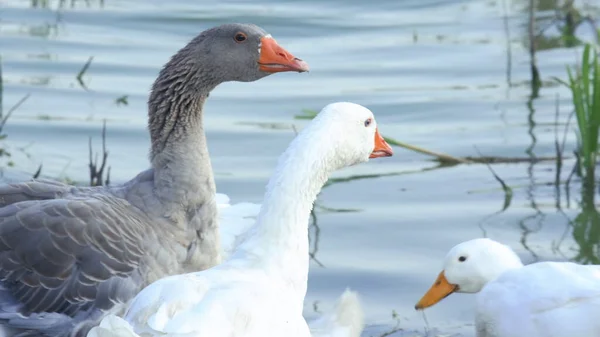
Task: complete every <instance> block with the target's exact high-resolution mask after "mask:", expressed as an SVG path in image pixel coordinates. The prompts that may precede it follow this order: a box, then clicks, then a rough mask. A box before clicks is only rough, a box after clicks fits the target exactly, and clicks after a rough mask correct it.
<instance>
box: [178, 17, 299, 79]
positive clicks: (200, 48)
mask: <svg viewBox="0 0 600 337" xmlns="http://www.w3.org/2000/svg"><path fill="white" fill-rule="evenodd" d="M173 58H174V59H175V61H180V62H181V61H183V64H181V63H180V62H176V63H178V64H179V65H180V66H184V67H186V68H188V67H189V68H188V70H190V71H192V72H193V71H194V70H196V69H202V70H203V71H202V73H201V74H200V75H202V77H203V78H204V80H205V81H209V82H211V84H214V85H218V84H219V83H222V82H228V81H239V82H252V81H256V80H259V79H261V78H263V77H265V76H268V75H271V74H274V73H279V72H287V71H295V72H306V71H308V70H309V67H308V64H307V63H306V62H304V61H302V60H301V59H299V58H297V57H295V56H294V55H292V54H291V53H290V52H288V51H287V50H285V49H284V48H283V47H281V46H280V45H279V44H278V43H277V42H276V41H275V39H274V38H273V37H272V36H271V35H270V34H268V33H267V32H266V31H264V30H263V29H262V28H260V27H258V26H256V25H253V24H241V23H232V24H224V25H220V26H217V27H213V28H210V29H207V30H205V31H203V32H202V33H200V35H198V36H197V37H196V38H194V39H193V40H192V41H190V43H189V44H188V45H187V46H186V47H184V48H183V49H182V50H181V51H179V53H177V54H176V55H175V56H174V57H173ZM194 68H196V69H194Z"/></svg>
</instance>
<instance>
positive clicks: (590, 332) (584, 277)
mask: <svg viewBox="0 0 600 337" xmlns="http://www.w3.org/2000/svg"><path fill="white" fill-rule="evenodd" d="M461 257H463V258H466V259H465V260H463V261H460V260H459V259H461ZM438 282H439V285H438ZM444 284H447V285H449V288H448V289H449V290H448V291H435V290H434V289H436V288H437V289H438V290H439V289H441V288H442V287H444ZM456 286H458V287H456ZM450 289H454V290H450ZM454 291H456V292H470V293H477V292H478V294H477V299H476V314H475V326H476V331H477V337H575V336H577V337H593V336H600V319H599V318H600V266H596V265H579V264H576V263H571V262H539V263H533V264H530V265H527V266H523V264H522V263H521V261H520V259H519V257H518V256H517V255H516V254H515V253H514V252H513V251H512V250H511V249H510V248H509V247H508V246H505V245H503V244H500V243H498V242H495V241H492V240H490V239H475V240H471V241H466V242H463V243H461V244H459V245H457V246H455V247H454V248H453V249H452V250H451V251H450V253H448V255H447V257H446V262H445V265H444V271H443V272H442V273H440V276H439V277H438V280H437V281H436V283H435V284H434V285H433V286H432V288H431V289H430V291H429V292H428V293H427V294H426V295H425V296H424V297H423V299H422V300H421V301H420V302H419V304H417V308H418V309H422V308H425V307H427V306H430V305H433V304H435V303H436V302H437V301H436V299H437V300H438V301H439V300H441V299H442V298H443V297H445V296H447V295H449V294H450V293H452V292H454ZM433 293H436V294H437V296H435V297H429V296H428V295H431V294H433ZM438 298H439V299H438Z"/></svg>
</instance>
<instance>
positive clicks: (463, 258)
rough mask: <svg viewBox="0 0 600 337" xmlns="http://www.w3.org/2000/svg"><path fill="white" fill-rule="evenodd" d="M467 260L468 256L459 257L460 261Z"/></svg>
mask: <svg viewBox="0 0 600 337" xmlns="http://www.w3.org/2000/svg"><path fill="white" fill-rule="evenodd" d="M465 261H467V257H466V256H461V257H459V258H458V262H465Z"/></svg>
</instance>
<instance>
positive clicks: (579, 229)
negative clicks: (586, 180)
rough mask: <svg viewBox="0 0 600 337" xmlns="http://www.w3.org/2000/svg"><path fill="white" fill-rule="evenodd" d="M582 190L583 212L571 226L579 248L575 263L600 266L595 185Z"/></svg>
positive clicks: (599, 240)
mask: <svg viewBox="0 0 600 337" xmlns="http://www.w3.org/2000/svg"><path fill="white" fill-rule="evenodd" d="M585 185H587V186H590V187H586V186H584V187H583V188H582V189H581V202H580V207H581V211H580V212H579V214H577V216H576V217H575V219H573V220H572V221H571V222H570V224H571V226H572V228H573V240H574V241H575V242H576V243H577V246H578V247H579V249H578V252H577V255H576V256H575V257H574V258H573V260H574V261H576V262H579V263H582V264H600V214H599V213H598V210H597V209H596V205H595V203H594V196H595V193H594V190H595V188H594V187H593V186H594V184H593V182H591V183H590V184H589V185H588V184H585Z"/></svg>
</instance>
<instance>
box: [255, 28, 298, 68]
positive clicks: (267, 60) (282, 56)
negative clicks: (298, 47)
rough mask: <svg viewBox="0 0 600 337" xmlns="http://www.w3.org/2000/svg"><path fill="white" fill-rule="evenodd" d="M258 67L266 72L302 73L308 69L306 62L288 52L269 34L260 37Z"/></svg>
mask: <svg viewBox="0 0 600 337" xmlns="http://www.w3.org/2000/svg"><path fill="white" fill-rule="evenodd" d="M258 68H259V69H260V70H261V71H264V72H267V73H279V72H283V71H297V72H299V73H302V72H305V71H308V69H309V68H308V63H306V62H304V61H302V60H301V59H299V58H297V57H295V56H294V55H292V54H290V53H289V52H288V51H287V50H285V49H283V47H281V46H280V45H278V44H277V42H276V41H275V39H273V38H272V37H270V36H263V37H262V38H261V39H260V57H259V58H258Z"/></svg>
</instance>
